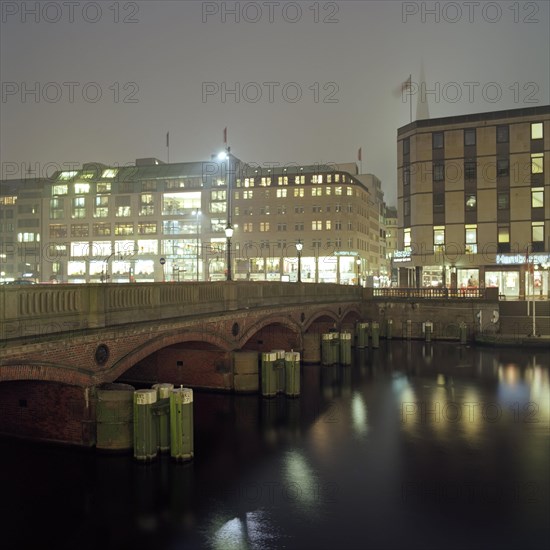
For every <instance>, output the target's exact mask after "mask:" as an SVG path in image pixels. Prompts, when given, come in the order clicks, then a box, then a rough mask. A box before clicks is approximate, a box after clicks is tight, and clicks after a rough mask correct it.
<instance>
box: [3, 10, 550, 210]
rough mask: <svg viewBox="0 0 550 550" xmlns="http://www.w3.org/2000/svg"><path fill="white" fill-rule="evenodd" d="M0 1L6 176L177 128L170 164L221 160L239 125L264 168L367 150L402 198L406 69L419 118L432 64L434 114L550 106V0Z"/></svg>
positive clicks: (155, 143)
mask: <svg viewBox="0 0 550 550" xmlns="http://www.w3.org/2000/svg"><path fill="white" fill-rule="evenodd" d="M1 5H2V19H1V31H0V35H1V38H0V45H1V54H0V60H1V65H0V77H1V82H2V101H1V103H0V108H1V113H0V116H1V118H0V138H1V142H0V158H1V163H2V178H10V179H11V178H18V177H24V175H25V172H26V171H27V169H28V167H29V164H30V166H31V168H32V170H33V173H36V171H37V168H38V171H39V172H40V174H39V175H42V176H45V175H46V176H47V175H50V174H51V173H52V172H53V171H54V169H55V168H57V167H65V166H68V165H69V164H78V165H81V164H82V163H83V162H102V163H105V164H114V165H123V164H126V163H132V162H134V161H135V159H136V158H140V157H157V158H159V159H161V160H163V161H166V160H167V153H168V150H167V147H166V134H167V132H169V133H170V139H169V143H170V148H169V150H170V162H185V161H196V160H207V159H209V158H210V155H211V154H212V153H215V152H217V151H219V150H220V149H221V148H222V147H223V129H224V128H225V127H227V132H228V144H229V145H230V146H231V151H232V153H234V154H235V155H236V156H237V157H239V158H241V159H242V160H244V161H246V162H249V163H255V164H259V165H261V166H266V165H268V164H275V165H285V164H314V163H320V164H327V163H344V162H354V161H356V160H358V149H359V148H361V150H362V168H363V172H370V173H374V174H376V175H377V176H378V177H379V178H380V179H381V180H382V185H383V189H384V192H385V196H386V202H387V203H388V204H395V203H396V182H395V180H396V170H397V166H396V134H397V128H399V127H400V126H403V125H405V124H407V123H408V122H409V105H408V104H407V103H406V102H405V101H403V98H402V96H401V95H400V94H399V86H400V84H401V83H402V82H404V81H405V80H406V79H407V78H408V76H409V74H411V75H412V82H413V91H414V92H415V95H414V96H413V104H414V105H415V108H414V109H413V119H414V118H415V112H416V99H417V94H416V88H417V84H419V83H420V79H421V70H422V67H423V70H424V75H425V83H426V88H427V89H428V90H429V91H431V92H432V93H431V94H430V95H429V96H428V106H429V114H430V117H431V118H436V117H444V116H453V115H464V114H468V113H476V112H485V111H497V110H504V109H516V108H521V107H532V106H537V105H545V104H549V103H550V98H549V95H550V85H549V78H550V77H549V72H550V38H549V36H550V33H549V28H550V16H549V13H550V10H549V5H550V4H549V2H547V1H540V2H483V1H480V2H466V3H464V2H394V1H392V2H387V1H386V2H367V1H357V2H313V1H311V2H310V1H304V2H284V1H280V2H242V1H241V2H200V1H187V2H184V1H171V2H152V1H140V2H125V1H123V2H112V1H100V2H72V3H71V2H40V3H38V2H35V1H30V2H29V1H27V2H15V1H4V0H2V2H1ZM37 5H38V11H36V8H37ZM235 8H237V9H238V11H239V15H238V19H239V20H238V21H236V20H235V19H236V15H235V13H234V12H232V10H234V9H235ZM235 92H237V96H238V101H237V97H236V94H235Z"/></svg>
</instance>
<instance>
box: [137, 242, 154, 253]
mask: <svg viewBox="0 0 550 550" xmlns="http://www.w3.org/2000/svg"><path fill="white" fill-rule="evenodd" d="M137 247H138V248H137V251H138V254H158V241H157V240H156V239H144V240H138V242H137Z"/></svg>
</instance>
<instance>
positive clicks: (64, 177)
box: [57, 170, 78, 180]
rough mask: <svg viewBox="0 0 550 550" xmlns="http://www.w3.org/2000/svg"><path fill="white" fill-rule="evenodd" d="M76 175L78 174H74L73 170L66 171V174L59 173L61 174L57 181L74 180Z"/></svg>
mask: <svg viewBox="0 0 550 550" xmlns="http://www.w3.org/2000/svg"><path fill="white" fill-rule="evenodd" d="M77 174H78V172H76V171H75V170H68V171H66V172H61V174H59V177H58V178H57V179H58V180H70V179H72V178H74V177H75V176H76V175H77Z"/></svg>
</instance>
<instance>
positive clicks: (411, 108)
mask: <svg viewBox="0 0 550 550" xmlns="http://www.w3.org/2000/svg"><path fill="white" fill-rule="evenodd" d="M409 119H410V122H412V121H413V101H412V74H410V75H409Z"/></svg>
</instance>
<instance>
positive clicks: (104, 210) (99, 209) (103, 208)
mask: <svg viewBox="0 0 550 550" xmlns="http://www.w3.org/2000/svg"><path fill="white" fill-rule="evenodd" d="M108 215H109V197H106V196H100V197H95V207H94V218H106V217H107V216H108Z"/></svg>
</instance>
